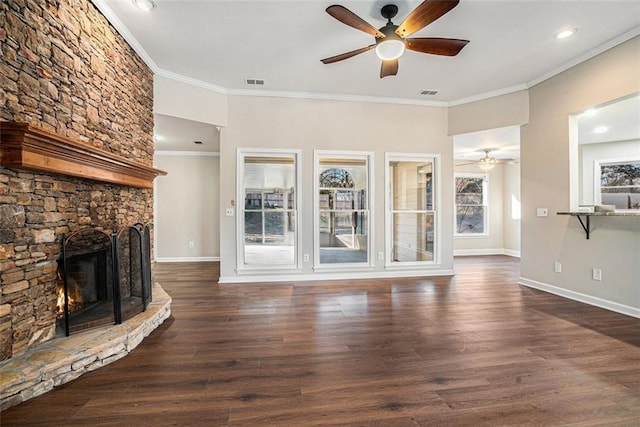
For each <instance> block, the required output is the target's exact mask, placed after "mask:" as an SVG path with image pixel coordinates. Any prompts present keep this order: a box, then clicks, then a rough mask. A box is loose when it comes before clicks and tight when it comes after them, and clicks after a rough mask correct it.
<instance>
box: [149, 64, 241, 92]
mask: <svg viewBox="0 0 640 427" xmlns="http://www.w3.org/2000/svg"><path fill="white" fill-rule="evenodd" d="M156 75H158V76H160V77H164V78H165V79H169V80H175V81H177V82H180V83H184V84H188V85H191V86H195V87H199V88H201V89H206V90H210V91H211V92H216V93H220V94H223V95H227V94H229V91H228V90H227V89H226V88H224V87H222V86H218V85H216V84H213V83H209V82H205V81H202V80H198V79H194V78H193V77H189V76H185V75H182V74H178V73H174V72H173V71H169V70H163V69H160V68H159V69H158V70H157V71H156Z"/></svg>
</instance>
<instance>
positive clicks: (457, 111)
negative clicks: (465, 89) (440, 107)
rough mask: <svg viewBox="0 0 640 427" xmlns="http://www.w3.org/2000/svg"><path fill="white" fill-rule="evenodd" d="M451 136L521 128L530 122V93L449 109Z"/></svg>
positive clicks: (516, 93) (519, 93) (500, 97)
mask: <svg viewBox="0 0 640 427" xmlns="http://www.w3.org/2000/svg"><path fill="white" fill-rule="evenodd" d="M447 113H448V116H449V135H460V134H462V133H469V132H477V131H480V130H487V129H497V128H501V127H505V126H520V125H523V124H525V123H527V122H528V121H529V92H528V91H526V90H523V91H519V92H514V93H510V94H507V95H500V96H495V97H493V98H488V99H483V100H481V101H475V102H470V103H468V104H462V105H456V106H453V107H450V108H449V109H448V112H447Z"/></svg>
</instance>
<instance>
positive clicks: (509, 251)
mask: <svg viewBox="0 0 640 427" xmlns="http://www.w3.org/2000/svg"><path fill="white" fill-rule="evenodd" d="M504 254H505V255H507V256H512V257H514V258H520V251H514V250H513V249H505V250H504Z"/></svg>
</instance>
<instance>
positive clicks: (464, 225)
mask: <svg viewBox="0 0 640 427" xmlns="http://www.w3.org/2000/svg"><path fill="white" fill-rule="evenodd" d="M484 212H485V208H484V206H456V233H458V234H463V233H471V234H475V233H484Z"/></svg>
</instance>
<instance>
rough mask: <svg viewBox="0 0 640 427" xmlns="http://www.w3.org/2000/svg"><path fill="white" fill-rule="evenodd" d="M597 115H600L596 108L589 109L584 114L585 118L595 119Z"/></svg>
mask: <svg viewBox="0 0 640 427" xmlns="http://www.w3.org/2000/svg"><path fill="white" fill-rule="evenodd" d="M596 114H598V110H596V109H595V108H589V109H588V110H587V111H585V112H584V113H582V115H583V116H588V117H593V116H595V115H596Z"/></svg>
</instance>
